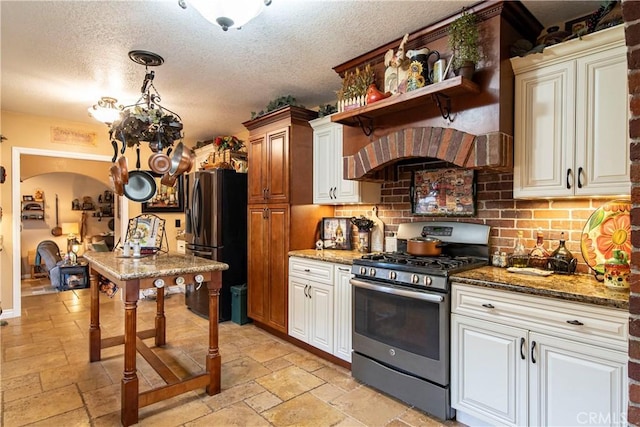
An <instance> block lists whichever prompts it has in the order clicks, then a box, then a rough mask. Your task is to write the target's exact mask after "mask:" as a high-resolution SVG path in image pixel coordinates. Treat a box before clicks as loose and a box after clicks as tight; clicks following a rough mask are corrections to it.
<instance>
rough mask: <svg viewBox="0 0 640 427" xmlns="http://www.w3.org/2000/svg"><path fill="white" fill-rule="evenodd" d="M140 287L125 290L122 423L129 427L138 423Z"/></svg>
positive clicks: (135, 286)
mask: <svg viewBox="0 0 640 427" xmlns="http://www.w3.org/2000/svg"><path fill="white" fill-rule="evenodd" d="M139 292H140V286H139V283H138V282H137V281H136V282H128V283H127V284H126V287H125V289H124V372H123V373H122V384H121V393H120V397H121V405H122V406H121V408H122V409H121V414H120V421H121V422H122V425H123V426H125V427H127V426H130V425H132V424H135V423H137V422H138V392H139V388H138V374H137V371H136V316H137V305H138V298H139Z"/></svg>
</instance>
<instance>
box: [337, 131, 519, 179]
mask: <svg viewBox="0 0 640 427" xmlns="http://www.w3.org/2000/svg"><path fill="white" fill-rule="evenodd" d="M425 157H426V158H431V159H438V160H442V161H444V162H448V163H451V164H453V165H456V166H459V167H463V168H469V169H492V170H496V171H510V170H512V169H513V136H510V135H507V134H505V133H502V132H492V133H488V134H484V135H473V134H470V133H467V132H463V131H460V130H456V129H453V128H441V127H430V126H427V127H410V128H404V129H400V130H398V131H395V132H391V133H390V134H388V135H386V136H383V137H381V138H379V139H376V140H374V141H372V142H370V143H369V144H367V145H366V146H364V147H363V148H361V149H360V150H358V152H357V153H355V154H353V155H350V156H344V157H343V167H344V177H345V178H346V179H353V180H363V181H368V180H376V179H377V174H378V172H380V171H381V170H382V169H384V168H387V167H389V166H391V165H394V164H396V163H398V162H401V161H405V160H412V159H416V158H418V159H424V158H425Z"/></svg>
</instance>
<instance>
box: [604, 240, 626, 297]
mask: <svg viewBox="0 0 640 427" xmlns="http://www.w3.org/2000/svg"><path fill="white" fill-rule="evenodd" d="M630 273H631V267H630V266H629V262H628V260H627V253H626V252H625V251H621V250H620V249H615V250H614V251H613V258H609V259H608V260H607V261H606V262H605V263H604V284H605V286H606V287H607V288H609V289H616V290H623V289H629V274H630Z"/></svg>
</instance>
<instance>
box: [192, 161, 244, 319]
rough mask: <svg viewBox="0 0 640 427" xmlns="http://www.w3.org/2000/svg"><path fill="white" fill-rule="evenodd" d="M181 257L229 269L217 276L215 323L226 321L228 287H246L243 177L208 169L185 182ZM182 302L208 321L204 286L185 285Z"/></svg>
mask: <svg viewBox="0 0 640 427" xmlns="http://www.w3.org/2000/svg"><path fill="white" fill-rule="evenodd" d="M185 213H186V225H185V231H186V248H187V253H191V254H193V255H195V256H199V257H203V258H208V259H213V260H215V261H220V262H224V263H226V264H228V265H229V269H228V270H224V271H223V272H222V289H221V290H220V298H219V312H218V320H219V321H221V322H224V321H227V320H230V319H231V287H232V286H236V285H242V284H245V283H247V174H246V173H236V171H235V170H232V169H210V170H202V171H197V172H194V173H191V174H189V175H188V176H187V207H186V210H185ZM185 302H186V304H187V307H188V308H189V309H191V310H192V311H193V312H195V313H197V314H199V315H201V316H204V317H206V318H208V317H209V294H208V289H207V286H206V284H202V285H201V286H200V287H198V285H197V284H193V283H192V284H188V285H187V286H186V289H185Z"/></svg>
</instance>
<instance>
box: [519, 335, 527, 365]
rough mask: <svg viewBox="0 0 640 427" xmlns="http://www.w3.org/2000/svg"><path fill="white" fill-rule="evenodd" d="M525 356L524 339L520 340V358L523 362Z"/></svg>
mask: <svg viewBox="0 0 640 427" xmlns="http://www.w3.org/2000/svg"><path fill="white" fill-rule="evenodd" d="M525 357H526V356H525V355H524V337H522V338H520V358H521V359H522V360H524V359H525Z"/></svg>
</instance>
